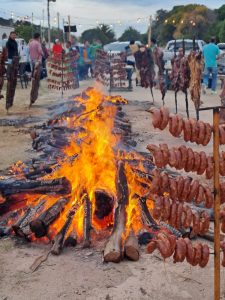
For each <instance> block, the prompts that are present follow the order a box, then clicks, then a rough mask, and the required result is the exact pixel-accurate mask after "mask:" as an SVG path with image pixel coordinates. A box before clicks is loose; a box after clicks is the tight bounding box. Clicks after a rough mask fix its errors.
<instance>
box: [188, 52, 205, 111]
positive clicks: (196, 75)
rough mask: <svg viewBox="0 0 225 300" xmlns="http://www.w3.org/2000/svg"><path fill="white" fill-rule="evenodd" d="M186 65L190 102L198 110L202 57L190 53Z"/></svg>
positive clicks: (202, 65)
mask: <svg viewBox="0 0 225 300" xmlns="http://www.w3.org/2000/svg"><path fill="white" fill-rule="evenodd" d="M188 63H189V68H190V77H191V80H190V93H191V100H192V101H193V102H194V105H195V109H196V110H198V109H199V107H200V98H201V79H202V71H203V67H204V64H203V57H202V53H201V52H199V53H196V52H195V51H191V53H190V54H189V56H188Z"/></svg>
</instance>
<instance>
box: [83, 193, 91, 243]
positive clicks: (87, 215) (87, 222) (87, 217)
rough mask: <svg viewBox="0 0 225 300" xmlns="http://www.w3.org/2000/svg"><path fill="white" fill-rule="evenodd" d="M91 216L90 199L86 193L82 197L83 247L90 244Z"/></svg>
mask: <svg viewBox="0 0 225 300" xmlns="http://www.w3.org/2000/svg"><path fill="white" fill-rule="evenodd" d="M91 217H92V207H91V201H90V199H89V197H88V195H87V194H86V195H85V197H84V223H83V232H84V242H83V248H89V247H90V245H91V236H90V232H91Z"/></svg>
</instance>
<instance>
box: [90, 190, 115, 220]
mask: <svg viewBox="0 0 225 300" xmlns="http://www.w3.org/2000/svg"><path fill="white" fill-rule="evenodd" d="M114 202H115V201H114V197H113V195H110V194H109V193H107V192H106V191H104V190H96V191H95V211H94V215H95V216H96V217H97V218H98V219H99V220H102V219H104V218H105V217H107V216H109V215H110V213H111V212H112V210H113V206H114Z"/></svg>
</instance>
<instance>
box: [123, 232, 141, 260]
mask: <svg viewBox="0 0 225 300" xmlns="http://www.w3.org/2000/svg"><path fill="white" fill-rule="evenodd" d="M124 254H125V256H126V257H127V258H128V259H130V260H133V261H138V260H139V256H140V251H139V245H138V239H137V237H136V236H135V235H134V232H133V231H131V233H130V234H129V236H128V237H127V239H126V241H125V245H124Z"/></svg>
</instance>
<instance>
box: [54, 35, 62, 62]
mask: <svg viewBox="0 0 225 300" xmlns="http://www.w3.org/2000/svg"><path fill="white" fill-rule="evenodd" d="M52 53H53V57H54V58H61V56H62V53H63V47H62V45H61V43H60V40H59V39H56V40H55V43H54V45H53V47H52Z"/></svg>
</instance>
